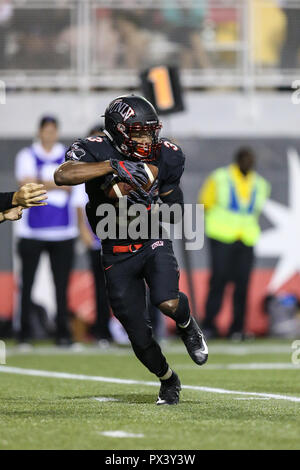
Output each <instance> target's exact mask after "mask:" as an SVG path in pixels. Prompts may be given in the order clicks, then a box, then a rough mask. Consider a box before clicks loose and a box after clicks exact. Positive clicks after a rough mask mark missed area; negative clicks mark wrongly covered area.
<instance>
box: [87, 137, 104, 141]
mask: <svg viewBox="0 0 300 470" xmlns="http://www.w3.org/2000/svg"><path fill="white" fill-rule="evenodd" d="M87 140H89V141H90V142H103V139H102V137H88V138H87Z"/></svg>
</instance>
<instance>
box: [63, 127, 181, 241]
mask: <svg viewBox="0 0 300 470" xmlns="http://www.w3.org/2000/svg"><path fill="white" fill-rule="evenodd" d="M111 158H112V159H117V160H126V159H127V157H125V156H124V155H122V154H121V153H120V152H119V151H118V150H117V149H116V148H115V147H114V146H113V144H112V143H111V141H110V140H109V138H108V137H106V136H103V137H100V136H99V137H87V138H86V139H78V140H77V141H76V142H74V143H73V144H72V145H71V146H70V147H69V149H68V150H67V152H66V157H65V160H66V161H68V160H73V161H80V162H86V163H95V162H104V161H105V160H110V159H111ZM137 161H138V160H137ZM184 163H185V157H184V154H183V152H182V150H181V148H180V147H179V146H178V145H177V144H176V145H175V144H174V143H172V142H170V141H169V140H167V139H164V138H163V139H162V145H161V151H160V155H159V158H158V160H156V161H151V164H153V165H157V166H158V190H159V194H163V193H166V192H168V191H170V190H172V189H174V188H175V187H176V186H178V185H179V182H180V178H181V176H182V173H183V171H184ZM110 177H111V176H110V175H105V176H101V177H97V178H94V179H92V180H90V181H87V182H86V183H85V189H86V193H87V195H88V198H89V202H88V204H87V207H86V212H87V216H88V220H89V223H90V225H91V227H92V229H93V231H94V232H95V233H96V226H97V223H98V222H99V220H100V218H99V217H97V216H96V211H97V207H98V206H99V205H100V204H103V203H106V204H112V201H111V199H109V198H108V197H107V196H106V194H105V186H106V184H107V180H108V179H109V178H110ZM119 241H120V243H119V242H116V240H114V241H113V243H114V244H116V243H118V244H127V243H131V242H133V243H138V242H139V241H137V240H134V241H132V240H130V239H129V238H128V239H126V240H124V239H122V240H119ZM140 241H143V240H140ZM109 242H110V241H109V240H102V243H103V244H105V243H109Z"/></svg>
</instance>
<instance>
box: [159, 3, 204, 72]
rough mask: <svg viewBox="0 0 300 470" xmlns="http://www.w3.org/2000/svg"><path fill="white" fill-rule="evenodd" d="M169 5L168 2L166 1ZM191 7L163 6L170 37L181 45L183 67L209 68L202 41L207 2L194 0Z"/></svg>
mask: <svg viewBox="0 0 300 470" xmlns="http://www.w3.org/2000/svg"><path fill="white" fill-rule="evenodd" d="M166 5H168V2H167V3H166ZM192 5H193V6H192V7H191V8H181V9H180V8H162V10H161V13H162V16H163V17H164V19H165V21H166V22H167V24H166V25H165V31H166V32H167V34H168V37H169V39H170V40H171V41H172V42H175V43H176V44H178V46H179V55H180V57H179V61H180V65H181V67H182V68H208V67H210V60H209V58H208V56H207V54H206V51H205V50H204V48H203V45H202V41H201V34H200V33H201V28H202V23H203V19H204V16H205V8H206V5H205V2H201V5H199V4H198V2H197V1H195V0H194V2H192Z"/></svg>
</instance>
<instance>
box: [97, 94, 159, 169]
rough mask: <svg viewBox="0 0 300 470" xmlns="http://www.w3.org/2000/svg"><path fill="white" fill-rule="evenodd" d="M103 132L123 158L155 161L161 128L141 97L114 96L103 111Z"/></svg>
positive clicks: (155, 116) (153, 109) (152, 108)
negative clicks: (124, 156)
mask: <svg viewBox="0 0 300 470" xmlns="http://www.w3.org/2000/svg"><path fill="white" fill-rule="evenodd" d="M104 117H105V129H104V133H105V134H106V135H107V136H108V137H109V139H110V140H111V141H112V143H113V144H114V146H115V147H116V148H117V150H118V151H119V152H121V153H122V154H123V155H126V156H127V157H130V158H137V159H140V160H143V161H145V162H146V161H147V162H150V161H152V160H155V159H156V158H157V155H158V152H159V149H160V146H161V143H160V142H159V139H158V136H159V132H160V129H161V123H160V122H159V119H158V116H157V112H156V110H155V108H154V107H153V105H152V104H151V103H150V102H149V101H148V100H146V99H145V98H144V97H143V96H137V95H125V96H118V97H117V98H115V99H114V100H113V101H112V103H110V104H109V105H108V107H107V108H106V111H105V114H104Z"/></svg>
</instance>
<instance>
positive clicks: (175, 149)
mask: <svg viewBox="0 0 300 470" xmlns="http://www.w3.org/2000/svg"><path fill="white" fill-rule="evenodd" d="M164 144H165V146H166V147H167V148H168V149H172V150H174V151H175V152H176V151H177V150H178V147H177V145H175V144H172V142H169V141H168V140H164Z"/></svg>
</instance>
